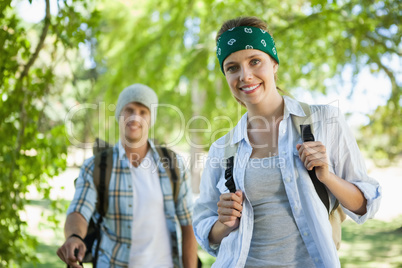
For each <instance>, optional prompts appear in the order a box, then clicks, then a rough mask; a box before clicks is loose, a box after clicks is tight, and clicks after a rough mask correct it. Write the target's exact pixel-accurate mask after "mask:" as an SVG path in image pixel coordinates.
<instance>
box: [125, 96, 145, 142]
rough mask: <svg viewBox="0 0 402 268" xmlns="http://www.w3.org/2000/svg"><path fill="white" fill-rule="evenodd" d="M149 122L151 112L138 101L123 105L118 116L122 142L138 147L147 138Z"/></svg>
mask: <svg viewBox="0 0 402 268" xmlns="http://www.w3.org/2000/svg"><path fill="white" fill-rule="evenodd" d="M150 124H151V112H150V111H149V109H148V108H147V107H145V106H144V105H142V104H141V103H138V102H130V103H128V104H127V105H126V106H124V107H123V109H122V111H121V114H120V117H119V127H120V137H121V139H122V143H123V144H125V145H128V146H129V147H132V148H138V147H140V146H142V145H143V144H145V143H146V142H147V140H148V130H149V128H150V126H151V125H150Z"/></svg>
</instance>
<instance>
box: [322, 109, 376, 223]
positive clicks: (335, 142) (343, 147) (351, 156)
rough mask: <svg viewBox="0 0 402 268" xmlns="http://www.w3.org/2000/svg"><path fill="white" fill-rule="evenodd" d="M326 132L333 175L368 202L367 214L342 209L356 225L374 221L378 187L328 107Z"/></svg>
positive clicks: (348, 134)
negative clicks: (354, 186) (344, 181)
mask: <svg viewBox="0 0 402 268" xmlns="http://www.w3.org/2000/svg"><path fill="white" fill-rule="evenodd" d="M325 128H326V129H327V131H328V132H327V136H328V138H329V147H330V154H329V157H330V162H331V163H332V164H333V170H334V173H335V174H336V175H337V176H339V177H340V178H343V179H344V180H347V181H349V182H350V183H353V184H354V185H356V186H357V187H358V188H359V189H360V190H361V191H362V193H363V194H364V197H365V198H366V199H367V207H366V209H367V212H366V214H364V215H358V214H355V213H353V212H352V211H350V210H348V209H346V208H344V207H342V208H343V210H344V211H345V213H346V214H347V215H348V216H349V217H351V218H352V219H353V220H354V221H355V222H357V223H359V224H361V223H364V222H365V221H366V220H367V219H369V218H373V217H374V215H375V213H376V212H377V211H378V209H379V206H380V202H381V196H382V194H381V186H380V184H379V183H378V182H377V181H376V180H375V179H373V178H371V177H370V176H368V174H367V169H366V166H365V162H364V159H363V156H362V154H361V152H360V150H359V147H358V145H357V142H356V139H355V137H354V136H353V134H352V132H351V130H350V128H349V126H348V125H347V123H346V121H345V118H344V116H343V115H342V113H341V112H340V111H339V109H337V108H335V107H330V109H328V110H327V120H326V126H325Z"/></svg>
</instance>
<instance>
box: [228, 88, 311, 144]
mask: <svg viewBox="0 0 402 268" xmlns="http://www.w3.org/2000/svg"><path fill="white" fill-rule="evenodd" d="M283 99H284V114H283V120H286V119H287V118H288V117H289V115H295V116H301V117H303V116H306V114H305V113H304V111H303V108H302V107H301V105H300V103H299V102H298V101H297V100H295V99H293V98H291V97H288V96H283ZM247 115H248V112H246V113H245V114H244V115H243V116H242V118H241V119H240V121H239V123H237V125H236V126H235V127H234V128H233V130H232V131H230V132H229V133H228V134H227V135H232V134H233V138H232V139H231V143H230V144H236V143H238V142H240V141H241V140H242V139H244V140H245V141H246V142H247V143H248V144H249V143H250V141H249V139H248V135H247Z"/></svg>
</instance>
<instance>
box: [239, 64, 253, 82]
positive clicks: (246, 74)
mask: <svg viewBox="0 0 402 268" xmlns="http://www.w3.org/2000/svg"><path fill="white" fill-rule="evenodd" d="M251 78H252V73H251V70H250V69H249V68H247V67H245V68H242V69H241V71H240V81H249V80H250V79H251Z"/></svg>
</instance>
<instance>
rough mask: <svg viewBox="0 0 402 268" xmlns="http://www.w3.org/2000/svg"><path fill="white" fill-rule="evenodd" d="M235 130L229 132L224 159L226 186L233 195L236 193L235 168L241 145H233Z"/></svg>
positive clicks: (226, 137)
mask: <svg viewBox="0 0 402 268" xmlns="http://www.w3.org/2000/svg"><path fill="white" fill-rule="evenodd" d="M233 133H234V130H233V129H232V130H231V131H229V132H228V133H227V134H226V136H225V151H224V156H223V158H224V159H225V161H226V169H225V179H226V182H225V186H226V187H228V189H229V191H230V192H231V193H235V192H236V184H235V181H234V178H233V167H234V161H235V156H236V153H237V149H238V147H239V143H236V144H231V143H232V138H233Z"/></svg>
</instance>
